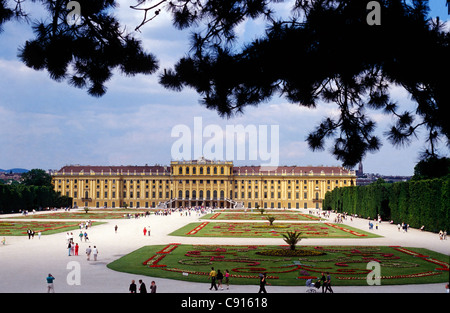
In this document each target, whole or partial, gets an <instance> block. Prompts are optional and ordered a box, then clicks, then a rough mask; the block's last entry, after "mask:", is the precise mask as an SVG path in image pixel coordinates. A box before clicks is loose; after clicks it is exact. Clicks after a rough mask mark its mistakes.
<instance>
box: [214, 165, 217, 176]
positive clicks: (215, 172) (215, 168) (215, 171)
mask: <svg viewBox="0 0 450 313" xmlns="http://www.w3.org/2000/svg"><path fill="white" fill-rule="evenodd" d="M213 173H214V175H216V174H217V167H215V166H214V170H213Z"/></svg>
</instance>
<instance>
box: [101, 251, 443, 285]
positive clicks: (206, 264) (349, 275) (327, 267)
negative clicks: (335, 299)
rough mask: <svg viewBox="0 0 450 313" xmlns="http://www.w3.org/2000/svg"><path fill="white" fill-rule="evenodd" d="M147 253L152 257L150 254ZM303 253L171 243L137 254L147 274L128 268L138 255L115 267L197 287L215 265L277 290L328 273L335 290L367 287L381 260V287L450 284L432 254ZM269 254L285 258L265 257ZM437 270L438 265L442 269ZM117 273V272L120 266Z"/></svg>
mask: <svg viewBox="0 0 450 313" xmlns="http://www.w3.org/2000/svg"><path fill="white" fill-rule="evenodd" d="M148 249H150V251H151V252H150V254H147V253H145V251H148ZM298 250H306V251H308V252H307V253H306V254H311V255H306V254H305V255H302V256H286V255H284V252H285V251H289V250H288V249H286V247H285V246H216V245H182V244H168V245H165V246H158V247H157V248H154V247H153V246H148V247H145V248H141V249H139V250H138V251H139V253H141V254H140V255H142V258H141V260H146V261H145V262H142V261H141V262H142V263H140V264H141V265H140V267H142V268H143V269H145V270H139V269H137V270H136V271H130V270H129V269H126V268H127V267H129V266H131V264H132V263H133V262H132V261H131V260H136V259H138V257H137V256H130V258H128V256H125V257H123V258H121V259H119V260H117V261H115V262H113V263H116V262H117V263H118V264H122V268H123V269H124V271H126V272H136V273H139V274H142V275H149V276H152V277H166V278H172V279H183V280H187V281H198V282H205V278H204V276H207V275H208V273H209V271H210V269H211V267H212V266H213V267H214V268H215V269H216V270H217V269H221V270H222V271H225V269H228V270H229V272H230V274H231V276H230V277H231V278H233V280H231V283H232V284H234V283H236V284H256V283H258V276H259V274H260V273H262V272H266V273H268V275H269V277H270V283H271V284H272V285H298V284H299V279H302V280H305V279H310V278H312V279H315V278H316V277H319V276H320V275H321V273H323V272H329V273H330V274H331V275H332V278H334V279H335V280H334V281H335V283H334V284H335V285H366V284H367V282H366V279H367V275H368V274H369V273H370V272H371V270H369V269H367V268H366V267H367V263H368V262H370V261H374V260H376V261H377V262H379V263H380V265H381V272H380V275H379V276H380V278H381V279H382V284H420V283H436V282H445V281H446V279H448V272H447V271H446V269H448V267H449V264H448V262H447V261H446V260H447V259H448V257H447V256H445V255H441V254H438V253H435V252H432V254H431V252H430V254H428V252H424V251H426V250H424V249H422V250H420V249H416V248H401V247H365V246H332V247H330V246H325V247H323V246H318V247H313V246H301V247H299V249H298ZM267 251H282V253H280V255H264V252H267ZM261 252H262V253H261ZM314 252H316V253H314ZM277 253H278V252H277ZM269 254H270V253H269ZM275 254H276V253H275ZM419 255H420V256H422V257H419ZM430 256H432V257H430ZM142 264H143V265H144V266H143V265H142ZM436 265H439V266H438V268H437V269H436ZM108 267H110V265H108ZM112 268H113V269H115V266H112ZM440 269H442V270H440ZM180 273H185V274H187V275H179V274H180ZM302 285H303V283H302Z"/></svg>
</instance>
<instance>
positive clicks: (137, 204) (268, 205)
mask: <svg viewBox="0 0 450 313" xmlns="http://www.w3.org/2000/svg"><path fill="white" fill-rule="evenodd" d="M102 204H103V206H104V207H108V203H107V202H103V203H102ZM142 204H143V205H144V207H145V208H150V207H153V208H154V207H155V204H156V203H155V202H151V203H150V202H144V203H142ZM74 205H75V206H76V205H77V202H74ZM84 205H85V206H88V205H89V204H88V202H85V203H84ZM149 205H151V206H149ZM300 205H301V203H299V202H295V203H291V202H288V203H287V208H288V209H291V208H293V207H294V206H295V208H296V209H299V208H300ZM95 206H96V207H97V208H99V207H100V202H99V201H97V202H96V203H95ZM127 206H128V207H130V208H134V207H136V208H140V207H141V202H140V201H137V202H133V201H130V202H129V203H127ZM275 206H276V207H277V208H279V209H281V208H282V206H281V202H277V203H276V204H275V202H269V203H268V202H264V203H263V207H264V208H265V209H267V208H272V209H274V208H275ZM111 207H112V208H115V207H116V202H115V201H113V202H111ZM247 207H248V208H256V207H259V203H258V202H255V203H252V202H248V203H247ZM315 207H316V209H318V208H319V207H320V204H319V203H316V204H315ZM303 208H304V209H308V203H307V202H304V203H303Z"/></svg>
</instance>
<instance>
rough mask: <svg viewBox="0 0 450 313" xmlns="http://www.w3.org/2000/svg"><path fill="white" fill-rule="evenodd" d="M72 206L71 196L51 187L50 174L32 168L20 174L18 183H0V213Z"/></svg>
mask: <svg viewBox="0 0 450 313" xmlns="http://www.w3.org/2000/svg"><path fill="white" fill-rule="evenodd" d="M67 206H72V198H70V197H68V196H62V195H61V194H60V193H59V192H56V191H55V190H54V189H53V185H52V183H51V176H50V175H48V174H47V173H45V171H43V170H39V169H34V170H31V171H29V172H27V173H24V174H23V175H22V182H21V183H19V184H11V185H5V184H2V183H0V214H4V213H13V212H19V211H25V210H28V211H32V210H33V209H35V210H39V209H41V208H46V207H67Z"/></svg>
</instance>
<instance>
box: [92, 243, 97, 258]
mask: <svg viewBox="0 0 450 313" xmlns="http://www.w3.org/2000/svg"><path fill="white" fill-rule="evenodd" d="M92 254H93V255H94V261H97V254H98V249H97V246H94V249H92Z"/></svg>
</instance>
